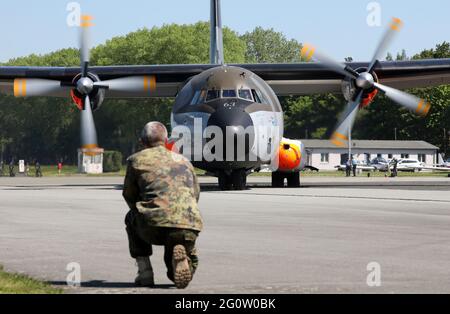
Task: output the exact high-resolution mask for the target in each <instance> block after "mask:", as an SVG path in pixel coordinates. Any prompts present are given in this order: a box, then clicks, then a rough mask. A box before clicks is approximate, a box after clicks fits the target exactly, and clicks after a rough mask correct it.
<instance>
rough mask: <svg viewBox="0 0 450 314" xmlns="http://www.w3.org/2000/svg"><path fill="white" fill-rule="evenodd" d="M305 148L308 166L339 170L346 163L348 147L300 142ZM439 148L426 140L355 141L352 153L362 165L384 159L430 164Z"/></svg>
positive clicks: (433, 161) (317, 142) (316, 142)
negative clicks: (338, 167)
mask: <svg viewBox="0 0 450 314" xmlns="http://www.w3.org/2000/svg"><path fill="white" fill-rule="evenodd" d="M301 141H302V142H303V144H304V145H305V148H306V153H307V155H306V164H307V165H309V166H313V167H316V168H318V169H320V170H336V168H335V167H336V166H337V165H342V164H345V162H346V161H347V159H348V157H347V156H348V147H342V148H339V147H336V146H335V145H333V144H332V143H331V142H330V141H329V140H301ZM438 151H439V148H438V147H436V146H434V145H431V144H430V143H427V142H424V141H369V140H352V154H353V156H354V157H356V159H358V160H360V161H361V162H363V163H367V162H368V161H370V160H372V159H374V158H375V157H382V158H384V159H386V160H388V159H392V158H397V159H399V158H411V159H417V160H419V161H421V162H424V163H425V164H428V165H433V164H435V163H436V158H437V153H438Z"/></svg>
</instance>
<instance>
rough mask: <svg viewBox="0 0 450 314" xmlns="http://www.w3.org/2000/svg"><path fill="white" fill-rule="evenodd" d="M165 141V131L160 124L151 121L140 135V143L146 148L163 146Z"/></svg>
mask: <svg viewBox="0 0 450 314" xmlns="http://www.w3.org/2000/svg"><path fill="white" fill-rule="evenodd" d="M166 140H167V129H166V127H165V126H164V124H162V123H161V122H157V121H153V122H149V123H147V124H146V125H145V127H144V129H143V130H142V133H141V141H142V143H143V144H144V145H145V146H147V147H156V146H160V145H164V144H165V143H166Z"/></svg>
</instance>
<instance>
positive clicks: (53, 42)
mask: <svg viewBox="0 0 450 314" xmlns="http://www.w3.org/2000/svg"><path fill="white" fill-rule="evenodd" d="M70 2H72V1H70V0H14V1H12V0H9V1H8V0H1V4H0V38H1V39H2V45H1V46H0V62H4V61H7V60H9V59H10V58H14V57H20V56H25V55H28V54H31V53H38V54H43V53H48V52H51V51H54V50H57V49H61V48H67V47H76V46H77V42H78V36H77V30H76V29H75V28H70V27H68V25H67V23H66V19H67V15H68V12H67V11H66V6H67V4H68V3H70ZM77 2H78V3H79V4H80V5H81V8H82V11H83V13H89V14H91V15H93V16H94V17H95V27H94V28H93V29H92V37H93V44H94V45H96V44H100V43H103V42H105V41H106V40H107V39H110V38H112V37H114V36H117V35H125V34H127V33H129V32H131V31H135V30H137V29H139V28H143V27H148V28H151V27H153V26H161V25H163V24H169V23H178V24H188V23H195V22H197V21H208V20H209V0H189V1H188V0H162V1H156V0H127V1H118V0H79V1H77ZM371 2H375V1H372V0H341V1H332V0H314V1H301V0H276V1H273V0H245V1H244V0H222V21H223V24H224V26H228V27H230V28H231V29H233V30H235V31H237V32H238V33H240V34H243V33H245V32H247V31H251V30H253V29H254V28H255V27H257V26H262V27H263V28H274V29H275V30H276V31H280V32H282V33H284V34H285V35H286V36H287V37H288V38H294V39H296V40H298V41H300V42H309V43H313V44H314V45H316V46H317V47H319V48H320V50H321V51H323V52H326V53H327V54H328V55H330V56H333V57H335V58H336V59H338V60H341V61H343V59H344V58H345V57H348V56H352V57H353V59H354V60H355V61H367V60H370V59H371V57H372V55H373V51H374V49H375V47H376V46H377V44H378V41H379V39H380V37H381V36H382V34H383V31H384V29H385V27H386V25H387V24H388V23H389V21H390V19H391V18H392V17H393V16H396V17H400V18H401V19H402V20H403V21H404V23H405V26H404V28H403V30H402V31H401V33H400V34H399V36H397V38H396V40H395V41H394V42H393V43H392V45H391V47H390V49H389V51H390V52H392V53H393V54H394V55H395V54H396V53H397V52H400V51H401V50H402V49H406V52H407V54H408V55H413V54H415V53H418V52H420V51H422V50H423V49H425V48H427V49H429V48H434V47H435V45H436V44H438V43H442V42H443V41H450V19H449V18H448V16H449V13H450V1H448V0H428V1H406V0H378V1H376V2H377V3H378V4H379V7H380V9H381V12H380V13H381V14H380V16H381V26H369V25H368V23H367V17H368V15H369V13H370V12H369V11H368V9H367V6H368V4H369V3H371Z"/></svg>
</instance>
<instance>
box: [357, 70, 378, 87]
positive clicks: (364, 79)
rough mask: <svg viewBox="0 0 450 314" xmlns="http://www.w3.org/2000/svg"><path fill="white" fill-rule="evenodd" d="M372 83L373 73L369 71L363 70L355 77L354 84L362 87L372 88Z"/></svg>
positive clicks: (373, 81)
mask: <svg viewBox="0 0 450 314" xmlns="http://www.w3.org/2000/svg"><path fill="white" fill-rule="evenodd" d="M374 83H375V80H374V78H373V75H372V74H370V73H369V72H363V73H361V74H360V75H359V76H358V77H357V78H356V86H358V87H359V88H362V89H369V88H372V87H373V84H374Z"/></svg>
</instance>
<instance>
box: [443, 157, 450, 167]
mask: <svg viewBox="0 0 450 314" xmlns="http://www.w3.org/2000/svg"><path fill="white" fill-rule="evenodd" d="M444 166H445V167H449V168H450V158H448V159H447V160H446V161H444Z"/></svg>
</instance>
